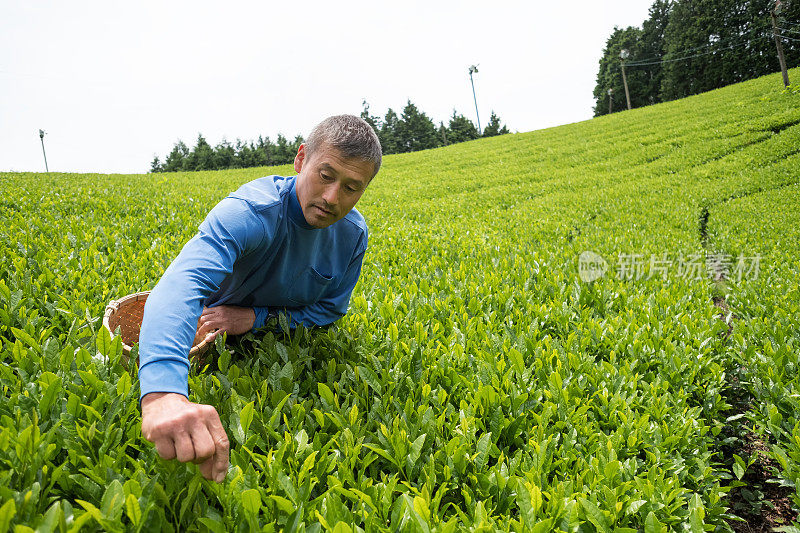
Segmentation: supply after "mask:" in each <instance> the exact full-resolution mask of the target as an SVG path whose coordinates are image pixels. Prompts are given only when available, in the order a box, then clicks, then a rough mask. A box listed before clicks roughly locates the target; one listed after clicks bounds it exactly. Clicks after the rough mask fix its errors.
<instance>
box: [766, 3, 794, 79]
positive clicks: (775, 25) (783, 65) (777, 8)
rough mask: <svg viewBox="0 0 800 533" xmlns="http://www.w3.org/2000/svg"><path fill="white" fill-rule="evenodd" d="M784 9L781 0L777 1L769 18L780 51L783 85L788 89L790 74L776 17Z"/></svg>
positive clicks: (779, 61) (776, 45) (779, 58)
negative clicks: (787, 70) (787, 69)
mask: <svg viewBox="0 0 800 533" xmlns="http://www.w3.org/2000/svg"><path fill="white" fill-rule="evenodd" d="M782 9H783V4H782V3H781V0H775V7H774V8H773V9H772V11H770V12H769V16H770V17H771V18H772V37H773V38H774V39H775V47H776V48H777V49H778V63H780V64H781V73H782V74H783V85H784V87H788V86H789V73H788V72H786V59H785V58H784V57H783V43H781V38H780V37H778V20H777V17H776V15H778V14H779V13H780V12H781V10H782Z"/></svg>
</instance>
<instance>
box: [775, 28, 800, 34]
mask: <svg viewBox="0 0 800 533" xmlns="http://www.w3.org/2000/svg"><path fill="white" fill-rule="evenodd" d="M778 29H779V30H780V31H788V32H789V33H800V29H797V30H793V29H790V28H778Z"/></svg>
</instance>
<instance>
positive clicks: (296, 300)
mask: <svg viewBox="0 0 800 533" xmlns="http://www.w3.org/2000/svg"><path fill="white" fill-rule="evenodd" d="M380 164H381V146H380V142H379V141H378V138H377V136H376V135H375V132H374V131H373V130H372V128H371V127H370V126H369V125H368V124H367V123H366V122H365V121H363V120H362V119H360V118H358V117H355V116H350V115H339V116H334V117H330V118H328V119H325V120H324V121H322V122H321V123H320V124H319V125H317V126H316V127H315V128H314V130H313V131H312V132H311V134H310V135H309V137H308V140H307V141H306V143H305V144H302V145H301V146H300V148H299V149H298V151H297V156H296V157H295V160H294V169H295V171H296V172H297V176H293V177H289V178H285V177H281V176H269V177H266V178H261V179H257V180H255V181H252V182H250V183H247V184H245V185H243V186H242V187H240V188H239V189H238V190H237V191H236V192H234V193H232V194H230V195H229V196H228V197H227V198H225V199H223V200H222V201H221V202H220V203H219V204H217V206H216V207H214V209H212V210H211V212H210V213H209V214H208V216H207V217H206V219H205V220H204V221H203V223H202V224H201V225H200V228H199V232H198V233H197V235H195V236H194V237H193V238H192V239H191V240H190V241H189V242H188V243H187V244H186V245H185V246H184V247H183V249H182V250H181V252H180V254H179V255H178V257H177V258H176V259H175V260H174V261H173V262H172V264H171V265H170V266H169V268H167V270H166V272H165V273H164V275H163V276H162V278H161V279H160V280H159V282H158V284H157V285H156V287H155V288H154V289H153V291H152V292H151V293H150V296H149V298H148V299H147V302H146V305H145V311H144V319H143V321H142V329H141V334H140V340H139V361H140V363H139V381H140V384H141V405H142V434H143V435H144V437H145V438H146V439H147V440H149V441H151V442H153V443H154V444H155V446H156V450H157V451H158V454H159V455H160V456H161V457H162V458H164V459H174V458H177V459H178V460H179V461H181V462H188V461H193V462H195V463H198V464H199V465H200V467H199V468H200V472H201V473H202V474H203V476H204V477H205V478H206V479H213V480H215V481H217V482H221V481H223V480H224V479H225V475H226V473H227V470H228V451H229V444H228V438H227V435H226V434H225V430H224V429H223V427H222V424H221V422H220V418H219V414H218V413H217V411H216V409H215V408H214V407H213V406H210V405H199V404H195V403H192V402H190V401H189V400H188V373H189V361H188V359H187V354H188V353H189V348H190V347H191V345H192V341H193V339H194V338H195V335H206V338H208V339H212V338H213V337H214V336H215V335H217V334H219V333H221V332H223V331H224V332H227V333H228V334H229V335H238V334H242V333H246V332H248V331H251V330H255V329H257V328H259V327H261V326H263V325H264V322H265V320H266V318H267V316H268V315H269V314H270V313H274V312H284V313H286V315H287V318H288V319H289V321H290V325H292V326H296V325H298V324H304V325H306V326H314V325H316V326H324V325H327V324H330V323H332V322H334V321H335V320H337V319H338V318H340V317H341V316H343V315H344V314H345V313H346V312H347V305H348V302H349V300H350V294H351V293H352V291H353V287H354V286H355V284H356V281H357V280H358V276H359V274H360V272H361V262H362V259H363V257H364V251H365V250H366V247H367V226H366V223H365V222H364V219H363V217H362V216H361V215H360V214H359V213H358V211H356V210H355V209H354V208H353V207H354V206H355V204H356V202H358V200H359V198H361V195H362V194H363V193H364V190H365V189H366V187H367V185H368V184H369V182H370V181H371V180H372V178H373V177H374V176H375V174H377V172H378V169H379V168H380ZM204 306H208V307H204ZM198 319H199V321H198Z"/></svg>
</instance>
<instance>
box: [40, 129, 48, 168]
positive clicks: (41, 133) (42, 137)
mask: <svg viewBox="0 0 800 533" xmlns="http://www.w3.org/2000/svg"><path fill="white" fill-rule="evenodd" d="M39 139H40V140H41V141H42V155H43V156H44V169H45V170H46V171H47V172H50V168H48V166H47V154H46V153H45V151H44V130H42V129H40V130H39Z"/></svg>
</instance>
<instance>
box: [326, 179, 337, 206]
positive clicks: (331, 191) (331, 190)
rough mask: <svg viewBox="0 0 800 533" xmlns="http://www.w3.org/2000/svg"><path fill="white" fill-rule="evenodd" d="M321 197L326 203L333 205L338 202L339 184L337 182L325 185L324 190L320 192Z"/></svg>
mask: <svg viewBox="0 0 800 533" xmlns="http://www.w3.org/2000/svg"><path fill="white" fill-rule="evenodd" d="M322 199H323V200H325V202H326V203H327V204H328V205H331V206H335V205H336V204H338V203H339V184H338V183H331V184H330V185H328V186H327V187H325V191H324V192H323V193H322Z"/></svg>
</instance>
